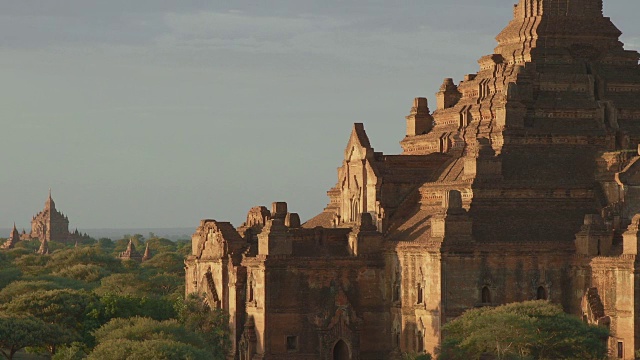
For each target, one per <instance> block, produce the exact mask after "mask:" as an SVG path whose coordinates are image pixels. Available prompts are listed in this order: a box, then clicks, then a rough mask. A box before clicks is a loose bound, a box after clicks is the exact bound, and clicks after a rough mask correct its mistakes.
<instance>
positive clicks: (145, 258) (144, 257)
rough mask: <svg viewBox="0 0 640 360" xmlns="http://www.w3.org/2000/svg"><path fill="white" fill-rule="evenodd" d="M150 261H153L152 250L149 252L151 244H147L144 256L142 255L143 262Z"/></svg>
mask: <svg viewBox="0 0 640 360" xmlns="http://www.w3.org/2000/svg"><path fill="white" fill-rule="evenodd" d="M149 259H151V250H149V243H147V247H146V248H145V249H144V255H142V261H147V260H149Z"/></svg>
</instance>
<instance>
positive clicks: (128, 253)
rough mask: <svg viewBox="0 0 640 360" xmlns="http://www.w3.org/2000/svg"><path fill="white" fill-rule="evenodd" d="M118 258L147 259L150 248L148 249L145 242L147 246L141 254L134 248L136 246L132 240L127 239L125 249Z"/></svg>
mask: <svg viewBox="0 0 640 360" xmlns="http://www.w3.org/2000/svg"><path fill="white" fill-rule="evenodd" d="M118 258H120V260H133V261H137V262H143V261H147V260H149V259H150V258H151V250H149V244H147V247H146V248H145V250H144V255H142V254H140V252H138V251H137V250H136V246H135V245H133V240H131V239H129V244H128V245H127V250H125V251H123V252H121V253H120V256H118Z"/></svg>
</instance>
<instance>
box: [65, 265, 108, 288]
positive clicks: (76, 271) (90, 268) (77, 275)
mask: <svg viewBox="0 0 640 360" xmlns="http://www.w3.org/2000/svg"><path fill="white" fill-rule="evenodd" d="M109 274H110V272H109V271H108V270H106V269H105V268H103V267H101V266H99V265H94V264H76V265H73V266H70V267H66V268H63V269H60V270H58V271H56V272H54V273H53V275H57V276H62V277H67V278H70V279H75V280H80V281H84V282H88V283H89V282H96V281H99V280H100V279H102V278H103V277H106V276H107V275H109Z"/></svg>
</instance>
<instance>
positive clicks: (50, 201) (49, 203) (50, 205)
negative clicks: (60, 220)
mask: <svg viewBox="0 0 640 360" xmlns="http://www.w3.org/2000/svg"><path fill="white" fill-rule="evenodd" d="M44 206H45V208H46V209H55V208H56V203H55V202H54V201H53V198H52V197H51V188H49V197H48V198H47V202H45V203H44Z"/></svg>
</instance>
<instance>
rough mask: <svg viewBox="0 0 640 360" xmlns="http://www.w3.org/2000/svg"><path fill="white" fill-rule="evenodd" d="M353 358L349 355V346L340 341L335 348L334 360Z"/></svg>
mask: <svg viewBox="0 0 640 360" xmlns="http://www.w3.org/2000/svg"><path fill="white" fill-rule="evenodd" d="M350 359H351V356H350V355H349V346H347V343H345V342H344V341H342V340H340V341H338V342H337V343H336V345H335V346H334V347H333V360H350Z"/></svg>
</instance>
